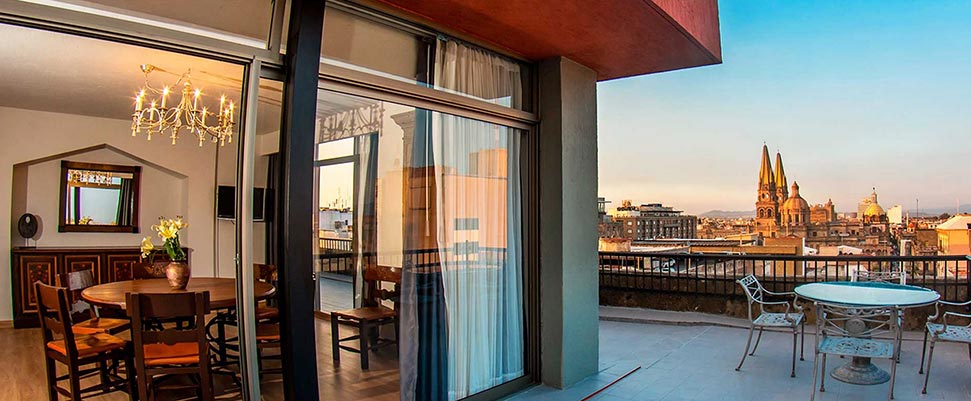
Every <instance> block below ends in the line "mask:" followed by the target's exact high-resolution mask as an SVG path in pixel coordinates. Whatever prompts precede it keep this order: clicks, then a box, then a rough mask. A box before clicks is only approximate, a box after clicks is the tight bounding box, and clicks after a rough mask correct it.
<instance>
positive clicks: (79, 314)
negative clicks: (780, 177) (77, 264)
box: [57, 269, 97, 322]
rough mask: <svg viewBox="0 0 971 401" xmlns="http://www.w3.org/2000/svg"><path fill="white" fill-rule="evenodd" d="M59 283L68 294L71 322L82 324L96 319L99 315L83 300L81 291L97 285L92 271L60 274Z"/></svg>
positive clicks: (58, 276)
mask: <svg viewBox="0 0 971 401" xmlns="http://www.w3.org/2000/svg"><path fill="white" fill-rule="evenodd" d="M57 283H58V285H60V286H61V287H64V288H65V289H66V291H67V293H68V294H67V295H68V305H69V311H70V315H71V321H73V322H80V321H84V320H87V319H91V318H93V317H96V315H97V313H96V311H95V310H94V308H92V307H91V305H90V304H88V303H87V302H85V301H84V299H82V298H81V291H83V290H84V289H85V288H88V287H93V286H94V285H95V284H96V283H95V281H94V274H92V273H91V270H88V269H85V270H79V271H73V272H69V273H61V274H58V275H57Z"/></svg>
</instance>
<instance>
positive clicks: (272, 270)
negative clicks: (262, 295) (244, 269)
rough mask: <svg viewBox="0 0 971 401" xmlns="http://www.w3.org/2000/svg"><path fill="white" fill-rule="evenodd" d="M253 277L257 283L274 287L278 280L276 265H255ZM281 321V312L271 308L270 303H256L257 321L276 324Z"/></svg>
mask: <svg viewBox="0 0 971 401" xmlns="http://www.w3.org/2000/svg"><path fill="white" fill-rule="evenodd" d="M253 275H254V277H253V278H254V279H255V280H256V281H261V282H264V283H267V284H270V285H274V283H275V282H276V280H277V268H276V266H274V265H267V264H261V263H255V264H253ZM279 319H280V310H279V309H277V308H275V307H273V306H270V304H269V302H266V301H261V302H257V303H256V320H257V321H258V322H276V321H278V320H279Z"/></svg>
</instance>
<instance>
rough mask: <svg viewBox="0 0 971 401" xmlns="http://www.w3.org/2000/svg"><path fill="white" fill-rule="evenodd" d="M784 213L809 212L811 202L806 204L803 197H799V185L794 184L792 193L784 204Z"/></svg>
mask: <svg viewBox="0 0 971 401" xmlns="http://www.w3.org/2000/svg"><path fill="white" fill-rule="evenodd" d="M782 210H783V211H804V210H805V211H808V210H809V202H806V200H805V199H803V198H802V196H800V195H799V184H798V183H795V182H793V183H792V193H791V194H790V195H789V199H786V202H785V203H783V204H782Z"/></svg>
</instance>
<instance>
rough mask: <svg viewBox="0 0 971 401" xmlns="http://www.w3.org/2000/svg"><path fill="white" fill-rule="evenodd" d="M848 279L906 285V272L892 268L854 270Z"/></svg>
mask: <svg viewBox="0 0 971 401" xmlns="http://www.w3.org/2000/svg"><path fill="white" fill-rule="evenodd" d="M850 281H860V282H864V281H870V282H874V281H875V282H881V283H894V284H901V285H907V272H905V271H903V270H899V269H893V268H891V269H890V270H887V271H869V270H854V271H853V275H852V276H851V277H850Z"/></svg>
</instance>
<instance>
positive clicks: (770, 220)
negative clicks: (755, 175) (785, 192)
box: [755, 145, 779, 237]
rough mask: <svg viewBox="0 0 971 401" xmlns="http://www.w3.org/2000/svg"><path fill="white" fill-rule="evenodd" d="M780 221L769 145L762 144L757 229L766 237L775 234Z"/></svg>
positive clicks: (777, 194) (756, 205)
mask: <svg viewBox="0 0 971 401" xmlns="http://www.w3.org/2000/svg"><path fill="white" fill-rule="evenodd" d="M778 223H779V193H778V191H777V188H776V182H775V174H774V173H773V171H772V161H771V160H769V147H768V146H766V145H762V166H761V167H759V190H758V199H757V200H756V201H755V230H756V232H758V233H760V234H762V236H764V237H772V236H774V234H775V232H776V230H777V227H778Z"/></svg>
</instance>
